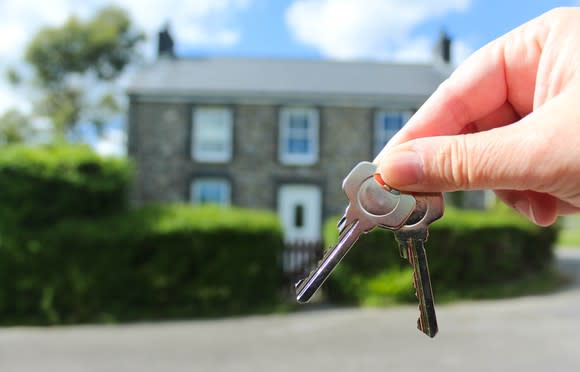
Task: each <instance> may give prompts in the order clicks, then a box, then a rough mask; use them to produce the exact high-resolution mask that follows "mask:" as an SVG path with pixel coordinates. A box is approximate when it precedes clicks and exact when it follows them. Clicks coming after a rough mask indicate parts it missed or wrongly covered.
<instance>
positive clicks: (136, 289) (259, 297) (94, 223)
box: [0, 205, 283, 324]
mask: <svg viewBox="0 0 580 372" xmlns="http://www.w3.org/2000/svg"><path fill="white" fill-rule="evenodd" d="M20 243H21V245H20V246H7V245H2V244H0V323H4V324H7V323H8V324H31V323H33V324H54V323H74V322H93V321H97V322H99V321H117V320H134V319H162V318H175V317H192V316H220V315H227V314H243V313H249V312H256V311H266V310H271V309H272V308H273V307H275V306H277V304H279V301H280V298H279V295H280V293H279V291H280V288H281V286H280V285H281V283H282V282H283V273H282V271H281V265H279V264H278V263H279V259H280V255H281V251H282V249H283V241H282V232H281V228H280V226H279V223H278V220H277V218H276V216H275V215H274V214H271V213H268V212H257V211H249V210H242V209H224V208H219V207H198V208H196V207H192V206H189V205H170V206H151V207H147V208H145V209H142V210H139V211H134V212H130V213H125V214H120V215H117V216H114V217H108V218H101V219H98V220H76V221H73V220H68V221H64V222H60V223H58V224H56V225H55V226H54V227H51V228H49V229H45V230H42V231H38V232H36V233H32V234H31V235H30V236H28V238H27V239H23V240H21V241H20Z"/></svg>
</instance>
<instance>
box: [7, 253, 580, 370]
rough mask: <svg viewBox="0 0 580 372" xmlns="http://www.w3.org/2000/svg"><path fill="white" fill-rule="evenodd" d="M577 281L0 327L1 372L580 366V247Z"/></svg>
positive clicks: (568, 259) (573, 268) (571, 270)
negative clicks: (377, 305)
mask: <svg viewBox="0 0 580 372" xmlns="http://www.w3.org/2000/svg"><path fill="white" fill-rule="evenodd" d="M558 255H559V263H560V267H561V268H562V270H563V271H565V272H566V273H568V274H569V275H571V276H574V277H575V278H576V281H575V283H574V284H573V285H571V286H570V287H568V288H566V289H565V290H562V291H560V292H558V293H555V294H551V295H548V296H532V297H525V298H518V299H510V300H502V301H482V302H466V303H456V304H452V305H446V306H438V308H437V311H438V318H439V329H440V332H439V334H438V335H437V336H436V337H435V338H434V339H429V338H427V337H426V336H423V335H422V334H420V333H419V332H418V331H417V330H416V329H415V327H414V324H415V320H416V316H417V311H416V308H415V307H414V306H408V307H407V306H405V307H394V308H387V309H334V310H316V311H303V312H299V313H294V314H291V315H285V316H259V317H245V318H237V319H222V320H212V321H188V322H171V323H161V324H159V323H157V324H134V325H123V326H76V327H55V328H20V327H18V328H4V329H2V328H0V371H2V372H13V371H18V372H29V371H30V372H33V371H34V372H39V371H42V372H52V371H54V372H72V371H74V372H84V371H95V372H96V371H99V372H107V371H140V372H153V371H231V372H246V371H247V372H250V371H251V372H261V371H264V372H266V371H267V372H282V371H293V372H296V371H302V370H304V371H320V372H327V371H356V372H364V371H429V372H443V371H446V372H448V371H486V372H488V371H510V372H514V371H526V372H535V371H553V372H556V371H557V372H560V371H564V372H565V371H575V372H577V371H580V249H576V250H566V249H564V250H559V251H558Z"/></svg>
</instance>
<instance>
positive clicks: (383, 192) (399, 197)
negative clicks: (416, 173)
mask: <svg viewBox="0 0 580 372" xmlns="http://www.w3.org/2000/svg"><path fill="white" fill-rule="evenodd" d="M376 170H377V167H376V165H374V164H372V163H370V162H366V161H363V162H360V163H359V164H357V165H356V166H355V167H354V168H353V169H352V170H351V171H350V173H349V174H348V175H347V176H346V178H345V179H344V181H343V182H342V189H343V191H344V193H345V194H346V196H347V198H348V200H349V205H348V207H347V209H346V214H345V216H346V220H345V221H344V222H347V225H348V224H350V223H351V222H352V221H355V220H358V221H359V223H360V225H361V230H363V231H365V232H367V231H370V230H372V229H373V228H374V227H375V226H381V227H384V228H388V229H397V228H399V227H400V226H402V225H403V224H404V223H405V221H407V219H408V217H409V216H410V215H411V213H412V212H413V210H414V209H415V204H416V201H415V198H414V197H413V196H411V195H408V194H401V193H400V192H398V191H397V190H394V189H391V188H389V187H388V186H386V185H385V186H383V185H380V184H379V183H378V182H377V181H376V180H375V179H374V175H375V173H376Z"/></svg>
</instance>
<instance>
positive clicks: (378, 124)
mask: <svg viewBox="0 0 580 372" xmlns="http://www.w3.org/2000/svg"><path fill="white" fill-rule="evenodd" d="M412 115H413V112H412V111H410V110H381V111H377V112H376V114H375V122H374V136H373V153H374V155H375V156H377V155H378V154H379V152H381V150H382V149H383V147H384V146H385V145H386V144H387V142H388V141H389V140H390V139H391V138H393V136H394V135H395V134H396V133H397V132H398V131H399V130H401V128H403V126H404V125H405V124H406V123H407V122H408V121H409V119H410V118H411V116H412ZM389 116H390V117H392V118H393V119H395V118H396V122H395V120H393V125H392V126H391V127H390V128H385V121H386V119H387V117H389Z"/></svg>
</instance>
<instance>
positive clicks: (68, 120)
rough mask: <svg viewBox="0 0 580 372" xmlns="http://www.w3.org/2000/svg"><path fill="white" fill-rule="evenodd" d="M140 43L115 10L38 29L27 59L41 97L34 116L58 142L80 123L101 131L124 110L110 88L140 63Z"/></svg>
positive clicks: (139, 37) (136, 33)
mask: <svg viewBox="0 0 580 372" xmlns="http://www.w3.org/2000/svg"><path fill="white" fill-rule="evenodd" d="M143 40H144V35H143V33H142V32H140V31H138V30H136V29H135V28H134V27H133V25H132V22H131V20H130V19H129V16H128V15H127V13H126V12H125V11H124V10H122V9H120V8H117V7H114V6H112V7H106V8H103V9H102V10H100V11H99V12H98V13H97V14H96V15H95V16H94V17H93V18H92V19H89V20H87V21H82V20H80V19H78V18H77V17H75V16H72V17H70V18H69V19H68V20H67V21H66V22H65V23H64V24H63V25H62V26H59V27H47V28H44V29H41V30H40V31H39V32H38V33H37V34H36V35H35V37H34V38H33V39H32V40H31V41H30V43H29V45H28V47H27V49H26V54H25V58H26V61H27V62H28V63H29V64H30V65H31V66H32V69H33V71H34V74H35V81H34V84H35V85H36V86H37V87H38V88H40V92H41V95H40V97H41V98H40V99H39V100H38V102H35V111H36V114H39V115H42V116H47V117H49V118H51V120H52V121H53V123H54V127H55V130H56V132H57V133H56V134H57V136H60V137H61V138H64V137H65V136H66V133H67V132H68V131H69V130H70V129H71V128H74V127H75V125H77V124H79V123H81V122H82V123H92V124H94V125H96V126H97V128H98V129H99V128H101V127H102V125H103V123H105V122H106V120H108V119H109V118H110V117H111V115H113V114H114V113H117V112H118V111H119V110H120V108H121V107H122V104H121V102H120V101H121V99H120V94H119V92H116V91H115V86H114V82H115V79H116V78H118V77H119V76H120V75H121V74H122V73H123V72H124V71H125V69H126V68H127V66H129V65H130V64H131V63H133V62H136V61H137V60H139V58H140V54H139V51H138V46H139V44H140V42H141V41H143ZM13 80H14V81H18V80H19V79H18V78H16V79H13Z"/></svg>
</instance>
